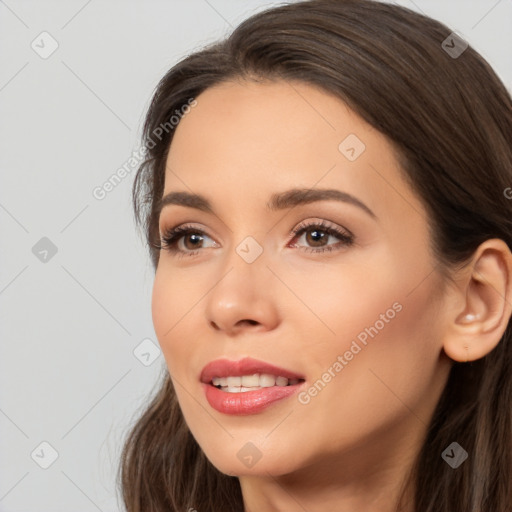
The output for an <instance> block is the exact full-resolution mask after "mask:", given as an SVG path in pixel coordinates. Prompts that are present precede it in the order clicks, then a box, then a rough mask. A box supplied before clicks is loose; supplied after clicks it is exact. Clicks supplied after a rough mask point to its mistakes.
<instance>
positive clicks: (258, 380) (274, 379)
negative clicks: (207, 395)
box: [210, 373, 304, 393]
mask: <svg viewBox="0 0 512 512" xmlns="http://www.w3.org/2000/svg"><path fill="white" fill-rule="evenodd" d="M299 382H304V379H298V378H295V379H288V378H287V377H283V376H282V375H278V376H276V375H272V374H270V373H261V374H260V373H254V374H252V375H242V376H234V375H231V376H229V377H213V379H212V380H211V382H210V384H211V385H212V386H215V387H216V388H217V389H221V390H222V391H225V392H226V393H245V392H247V391H255V390H257V389H263V388H271V387H274V386H279V387H285V386H294V385H295V384H298V383H299Z"/></svg>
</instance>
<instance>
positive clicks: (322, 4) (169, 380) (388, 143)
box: [120, 0, 512, 512]
mask: <svg viewBox="0 0 512 512" xmlns="http://www.w3.org/2000/svg"><path fill="white" fill-rule="evenodd" d="M143 142H144V146H145V148H146V150H147V155H146V161H145V162H144V163H143V165H142V166H141V167H140V169H139V171H138V174H137V177H136V182H135V185H134V205H135V211H136V213H137V218H138V220H139V222H140V223H141V224H142V225H143V226H144V227H145V231H146V235H147V241H148V244H149V247H150V251H151V256H152V261H153V264H154V266H155V270H156V273H155V282H154V289H153V301H152V309H153V321H154V326H155V332H156V334H157V337H158V340H159V343H160V346H161V348H162V351H163V354H164V356H165V360H166V363H167V369H168V372H166V374H165V377H164V380H163V382H162V385H161V389H160V390H159V392H158V393H157V394H156V396H155V397H154V398H153V400H152V402H151V403H150V405H149V406H148V408H147V410H146V411H145V412H144V413H143V414H142V416H141V418H140V419H139V420H138V422H137V423H136V425H135V426H134V428H133V430H132V432H131V433H130V435H129V437H128V438H127V440H126V444H125V446H124V451H123V458H122V464H121V468H120V470H121V471H120V477H121V485H122V491H123V498H124V501H125V504H126V507H127V510H128V511H129V512H136V511H144V512H150V511H151V512H153V511H154V512H156V511H158V512H160V511H161V512H163V511H169V510H175V511H182V510H183V511H185V510H197V511H199V512H203V511H222V512H225V511H245V512H260V511H286V512H295V511H304V510H307V511H309V512H315V511H317V510H326V509H330V510H343V511H347V512H351V511H359V510H366V511H378V512H388V511H389V512H391V511H405V512H434V511H436V512H449V511H450V512H458V511H460V512H477V511H478V512H491V511H492V512H505V511H510V510H512V485H511V476H510V475H512V372H511V371H510V368H511V367H512V339H511V337H512V333H511V327H510V317H511V314H512V255H511V252H510V247H512V202H511V200H510V197H511V194H510V193H507V191H510V190H511V189H510V187H511V186H512V101H511V97H510V95H509V94H508V92H507V90H506V89H505V87H504V85H503V84H502V83H501V81H500V80H499V78H498V77H497V76H496V74H495V73H494V71H493V70H492V69H491V67H490V66H489V64H488V63H487V62H486V61H485V60H484V59H483V58H482V57H481V56H480V55H479V54H478V53H477V52H476V51H475V50H474V49H473V48H471V47H470V46H467V44H466V43H465V42H464V41H463V40H462V39H460V37H458V36H456V35H455V34H453V33H452V32H451V30H450V29H449V28H447V27H446V26H445V25H443V24H441V23H439V22H437V21H434V20H432V19H430V18H427V17H425V16H422V15H420V14H417V13H415V12H412V11H410V10H408V9H405V8H403V7H398V6H396V5H390V4H385V3H378V2H373V1H370V0H336V1H334V0H311V1H304V2H298V3H293V4H290V5H283V6H279V7H277V8H273V9H270V10H268V11H265V12H262V13H259V14H256V15H254V16H253V17H251V18H250V19H248V20H246V21H244V22H243V23H242V24H241V25H240V26H239V27H238V28H237V29H236V30H235V31H234V32H233V33H232V35H231V36H230V37H229V38H228V39H227V40H226V41H222V42H219V43H217V44H215V45H212V46H210V47H208V48H206V49H203V50H201V51H198V52H196V53H194V54H192V55H190V56H189V57H187V58H185V59H184V60H182V61H181V62H180V63H178V64H177V65H176V66H174V67H173V68H172V69H171V70H170V71H169V72H168V73H167V75H166V76H165V77H164V78H163V79H162V80H161V82H160V84H159V85H158V87H157V90H156V92H155V94H154V97H153V100H152V102H151V105H150V108H149V111H148V113H147V117H146V122H145V127H144V139H143Z"/></svg>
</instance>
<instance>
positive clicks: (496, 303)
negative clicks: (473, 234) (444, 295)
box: [443, 239, 512, 362]
mask: <svg viewBox="0 0 512 512" xmlns="http://www.w3.org/2000/svg"><path fill="white" fill-rule="evenodd" d="M456 304H457V306H456V307H455V306H454V307H453V309H451V310H450V308H448V310H449V311H451V313H450V314H453V317H452V318H448V328H447V330H446V332H445V336H444V342H443V349H444V351H445V353H446V354H447V355H448V357H450V358H451V359H453V360H454V361H459V362H468V361H475V360H477V359H481V358H482V357H485V356H486V355H487V354H488V353H489V352H491V351H492V350H493V349H494V348H495V347H496V346H497V345H498V343H499V342H500V340H501V338H502V336H503V333H504V332H505V329H506V328H507V325H508V323H509V321H510V317H511V314H512V254H511V252H510V249H509V247H508V246H507V244H506V243H505V242H504V241H503V240H500V239H490V240H486V241H485V242H484V243H482V244H481V245H480V246H479V247H478V249H477V250H476V251H475V254H474V256H473V258H472V260H471V262H470V263H469V265H467V266H466V267H465V269H464V271H463V275H462V277H459V278H458V288H457V294H456ZM461 304H462V307H461ZM461 310H462V311H461Z"/></svg>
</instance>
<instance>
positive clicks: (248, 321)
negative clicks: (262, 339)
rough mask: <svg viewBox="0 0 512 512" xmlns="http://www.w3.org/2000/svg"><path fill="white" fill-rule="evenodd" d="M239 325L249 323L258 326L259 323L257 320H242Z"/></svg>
mask: <svg viewBox="0 0 512 512" xmlns="http://www.w3.org/2000/svg"><path fill="white" fill-rule="evenodd" d="M238 323H241V324H244V323H248V324H249V325H258V323H259V322H257V321H256V320H240V322H238Z"/></svg>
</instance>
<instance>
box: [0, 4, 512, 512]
mask: <svg viewBox="0 0 512 512" xmlns="http://www.w3.org/2000/svg"><path fill="white" fill-rule="evenodd" d="M277 3H278V2H269V1H262V0H251V1H244V2H240V1H239V2H236V1H234V0H231V1H228V0H209V1H207V0H192V1H185V0H183V1H179V0H178V1H166V2H163V1H154V0H153V1H150V2H142V0H128V1H126V0H125V1H113V0H109V1H100V0H89V1H86V0H72V1H67V2H64V1H44V2H43V1H21V0H5V1H1V0H0V43H1V44H0V141H1V148H2V150H1V151H0V170H1V186H0V225H1V234H2V238H1V243H0V315H1V316H0V329H1V332H0V336H1V354H0V511H5V512H7V511H9V512H21V511H31V512H34V511H41V512H46V511H57V510H58V511H69V510H73V511H76V512H81V511H83V512H88V511H92V512H94V511H95V510H101V511H104V512H106V511H117V510H122V507H121V505H120V503H119V501H120V500H119V499H118V497H117V495H116V488H115V480H114V478H115V472H116V470H117V460H118V456H119V452H120V448H121V439H122V437H123V435H124V434H125V433H126V431H127V428H128V425H129V424H130V421H131V420H132V419H133V418H134V415H135V414H136V411H137V408H139V407H142V406H143V405H144V403H145V401H147V396H148V394H149V393H150V392H151V390H152V388H153V386H154V384H155V382H156V381H157V379H158V377H159V375H160V372H161V371H162V370H164V368H165V366H164V361H163V357H162V356H161V354H159V352H158V350H157V348H156V345H155V344H156V343H157V342H156V337H155V334H154V331H153V327H152V323H151V309H150V304H151V302H150V301H151V287H152V269H151V266H150V262H149V258H148V256H147V255H146V251H145V248H144V246H143V243H142V239H141V238H140V235H139V234H138V233H137V232H136V230H135V228H134V223H133V220H132V213H131V209H130V187H131V185H132V181H133V175H134V171H133V170H132V172H131V173H129V174H128V176H127V177H126V178H125V179H124V180H123V181H122V182H121V183H120V184H119V185H118V186H117V187H115V189H114V190H112V191H111V192H110V193H108V194H107V195H106V197H105V198H104V199H103V200H98V199H96V198H95V197H94V196H93V193H92V192H93V190H94V189H95V187H98V186H101V185H102V184H103V183H104V182H105V181H106V180H108V179H109V177H110V176H111V175H112V174H113V173H115V172H116V170H117V169H119V168H120V167H121V166H123V165H124V164H125V163H126V162H127V161H128V159H129V157H130V156H131V154H132V151H134V150H135V149H136V148H137V147H138V136H139V134H140V127H141V122H142V119H143V115H144V113H145V109H146V107H147V105H148V102H149V99H150V96H151V92H152V90H153V88H154V87H155V85H156V83H157V81H158V80H159V78H160V77H161V76H162V75H163V74H164V73H165V72H166V71H167V69H168V68H169V67H170V66H171V65H173V64H174V63H175V62H176V61H177V60H179V59H180V58H182V57H183V56H185V55H186V54H187V53H188V52H190V51H192V50H194V49H198V48H199V47H201V46H202V45H204V44H206V43H209V42H211V41H213V40H215V39H217V38H219V37H222V36H224V35H226V34H227V33H229V32H230V31H231V29H232V28H233V27H235V26H236V25H237V24H238V23H239V22H240V21H242V20H243V19H244V18H246V17H247V16H249V15H250V14H252V13H254V12H256V11H259V10H261V9H263V8H265V7H266V6H270V5H275V4H277ZM396 3H399V4H400V5H405V6H407V7H410V8H411V9H414V10H417V11H421V12H424V13H425V14H427V15H429V16H432V17H434V18H437V19H439V20H440V21H443V22H444V23H446V24H448V25H449V26H450V27H451V28H452V29H453V30H455V31H457V32H458V33H459V34H460V35H462V36H463V37H464V38H465V39H466V40H467V41H468V42H469V43H470V44H472V45H473V46H474V47H475V48H476V49H477V50H478V51H479V52H480V53H481V54H482V55H483V56H484V57H485V58H486V59H487V60H488V61H489V62H490V63H491V65H492V66H493V67H494V69H495V70H496V71H497V73H498V75H499V76H500V77H501V79H502V80H503V81H504V83H505V84H506V85H507V87H508V89H509V90H511V88H512V58H511V57H512V31H511V30H510V28H511V27H512V0H501V1H495V0H492V1H489V0H479V1H462V0H459V1H452V2H445V1H441V0H438V1H432V0H415V1H414V2H412V1H410V0H403V1H401V2H396ZM43 31H47V32H48V33H49V34H50V35H51V38H52V39H51V38H50V36H40V34H41V32H43ZM33 41H34V43H33ZM53 41H56V42H57V43H58V48H57V49H56V50H55V52H54V53H52V54H51V55H49V56H48V55H46V54H45V52H47V53H48V52H49V51H50V50H51V48H52V46H51V45H52V44H56V43H54V42H53ZM32 44H33V45H34V46H35V47H36V49H37V51H36V50H35V49H33V48H32V46H31V45H32ZM38 52H39V53H38ZM41 54H43V56H44V57H46V58H43V57H42V56H41ZM511 186H512V183H511ZM43 237H46V238H47V239H49V240H50V241H51V244H52V245H53V246H54V247H55V248H56V249H57V252H56V253H55V254H53V253H52V248H51V247H50V245H49V242H48V240H43V241H41V239H42V238H43ZM34 247H35V248H34ZM45 251H47V252H45ZM143 340H146V341H144V342H143ZM141 343H143V345H140V344H141ZM137 347H139V348H137ZM134 350H135V354H134ZM137 355H138V357H136V356H137ZM150 363H151V364H150ZM43 442H46V443H49V445H51V448H50V447H49V446H48V445H46V444H43V445H41V443H43ZM53 450H55V452H53ZM56 454H58V457H57V458H56V460H54V461H53V459H54V458H55V455H56ZM49 464H50V465H49ZM46 465H49V467H48V468H47V469H44V468H43V467H41V466H46Z"/></svg>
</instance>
